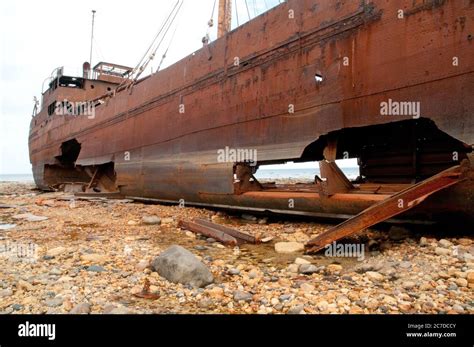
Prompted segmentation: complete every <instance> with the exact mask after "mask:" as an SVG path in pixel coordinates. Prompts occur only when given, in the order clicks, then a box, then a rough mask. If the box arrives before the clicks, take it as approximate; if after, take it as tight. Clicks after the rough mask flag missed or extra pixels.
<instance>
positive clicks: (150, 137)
mask: <svg viewBox="0 0 474 347" xmlns="http://www.w3.org/2000/svg"><path fill="white" fill-rule="evenodd" d="M230 8H231V1H228V0H227V1H225V0H221V1H220V3H219V38H218V39H217V40H215V41H213V42H210V43H209V42H206V40H203V42H204V46H203V48H202V49H200V50H199V51H197V52H195V53H193V54H192V55H190V56H188V57H186V58H184V59H183V60H181V61H179V62H177V63H175V64H174V65H172V66H170V67H168V68H166V69H164V70H162V71H159V72H157V73H154V74H152V75H150V76H147V77H144V78H141V79H134V78H133V73H134V69H131V68H128V67H125V66H120V65H116V64H108V63H99V64H97V65H96V66H95V67H94V68H93V69H91V68H90V65H89V64H87V63H86V64H85V65H84V73H83V76H66V75H64V74H63V73H62V72H61V70H60V69H59V70H58V71H56V73H55V74H54V76H53V77H52V79H51V82H50V83H49V88H48V89H47V90H46V91H45V92H43V95H42V103H41V104H42V106H41V109H40V110H39V112H38V113H37V114H35V115H34V117H33V118H32V120H31V131H30V136H29V146H30V157H31V163H32V166H33V173H34V178H35V181H36V184H37V185H38V187H40V188H41V189H45V190H47V189H65V190H67V191H74V192H76V193H79V194H80V193H88V194H94V193H95V194H102V195H104V194H105V195H107V194H109V195H113V194H116V195H120V196H126V197H132V198H136V199H141V200H151V201H157V202H172V203H178V202H180V201H181V202H182V203H183V202H184V203H185V204H186V205H194V206H214V207H219V208H234V209H242V210H246V211H272V212H276V213H288V214H305V215H310V216H316V217H317V216H325V217H343V218H351V219H349V220H348V221H346V222H344V223H343V224H341V225H340V226H338V227H336V228H335V229H333V230H332V231H330V232H329V233H327V235H325V238H322V239H319V240H316V241H314V242H312V243H311V244H312V247H313V248H320V246H321V245H323V244H324V243H325V242H327V241H330V240H332V239H337V238H339V237H342V236H344V235H347V234H349V233H351V232H354V231H355V230H361V229H364V228H366V227H368V226H371V225H373V224H375V223H378V222H381V221H383V220H386V219H388V218H392V217H395V216H397V215H398V216H399V217H398V218H407V219H422V220H427V219H438V218H445V217H448V218H454V216H456V218H468V219H471V220H472V217H473V216H474V181H473V178H474V175H473V171H472V168H471V163H472V161H473V160H474V156H473V154H472V145H473V144H474V126H473V112H474V3H473V2H472V1H469V0H394V1H385V0H372V1H369V0H339V1H329V0H289V1H286V2H284V3H282V4H280V5H278V6H276V7H275V8H273V9H271V10H269V11H267V12H265V13H263V14H262V15H260V16H258V17H256V18H254V19H253V20H251V21H249V22H248V23H246V24H244V25H241V26H239V27H238V28H236V29H235V30H232V31H231V30H230V12H231V11H230ZM84 101H87V102H93V106H94V112H93V113H94V114H93V115H92V114H90V113H87V112H84V111H85V110H84V106H80V103H81V102H84ZM78 103H79V106H77V105H78ZM65 104H67V105H66V107H65V109H67V110H69V112H72V111H73V110H76V111H77V112H76V113H75V114H77V115H76V116H71V115H69V116H67V115H66V116H65V115H62V114H58V112H56V110H57V108H58V105H62V106H63V108H64V106H65ZM72 113H74V112H72ZM86 113H87V115H86ZM229 153H230V154H229ZM252 153H254V154H255V155H254V156H251V155H250V154H252ZM255 157H257V158H255ZM347 158H357V159H358V163H359V166H360V176H359V178H358V179H357V180H356V181H350V180H348V179H347V178H346V177H345V176H344V174H343V173H342V171H341V170H340V169H339V168H338V167H337V164H336V160H337V159H347ZM289 161H292V162H315V161H318V162H320V168H321V175H320V176H319V177H315V180H314V182H312V183H310V184H295V185H278V184H274V183H261V182H258V180H257V179H256V178H255V172H256V170H258V169H259V168H260V167H263V166H265V165H269V164H280V163H285V162H289Z"/></svg>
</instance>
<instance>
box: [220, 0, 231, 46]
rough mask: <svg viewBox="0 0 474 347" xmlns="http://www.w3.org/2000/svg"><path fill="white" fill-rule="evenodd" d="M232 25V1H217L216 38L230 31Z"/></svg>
mask: <svg viewBox="0 0 474 347" xmlns="http://www.w3.org/2000/svg"><path fill="white" fill-rule="evenodd" d="M231 24H232V0H219V23H218V27H217V38H220V37H222V36H224V35H225V34H227V33H228V32H229V31H230V28H231Z"/></svg>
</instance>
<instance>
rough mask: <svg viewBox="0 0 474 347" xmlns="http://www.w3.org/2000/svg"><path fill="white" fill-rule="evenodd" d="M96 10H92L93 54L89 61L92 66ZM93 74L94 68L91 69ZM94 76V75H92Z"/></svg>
mask: <svg viewBox="0 0 474 347" xmlns="http://www.w3.org/2000/svg"><path fill="white" fill-rule="evenodd" d="M95 12H96V11H95V10H92V33H91V54H90V58H89V62H90V64H91V67H92V47H93V46H94V24H95ZM91 75H92V70H91ZM91 77H92V76H91Z"/></svg>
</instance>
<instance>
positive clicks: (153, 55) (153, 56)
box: [134, 1, 184, 82]
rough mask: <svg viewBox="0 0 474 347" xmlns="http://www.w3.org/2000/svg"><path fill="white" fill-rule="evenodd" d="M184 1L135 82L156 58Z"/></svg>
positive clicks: (135, 79) (141, 68)
mask: <svg viewBox="0 0 474 347" xmlns="http://www.w3.org/2000/svg"><path fill="white" fill-rule="evenodd" d="M183 3H184V2H183V1H182V2H181V3H180V5H179V7H178V9H177V10H176V11H175V13H174V16H173V18H172V20H171V22H170V23H169V25H168V27H167V28H166V31H165V33H164V34H163V37H162V38H161V40H160V42H159V43H158V45H157V46H156V48H155V49H154V51H153V53H152V54H151V55H150V56H149V58H148V60H146V61H145V63H144V64H143V65H142V66H141V67H140V70H139V72H138V74H137V76H136V77H135V78H134V82H136V81H137V80H138V78H139V77H140V75H141V74H142V73H143V71H144V70H145V69H146V67H147V66H148V64H149V63H150V61H152V60H153V59H154V58H155V55H156V52H157V51H158V49H159V48H160V46H161V44H162V43H163V41H164V39H165V37H166V34H168V31H169V30H170V28H171V26H172V25H173V23H174V21H175V19H176V17H177V15H178V13H179V12H180V10H181V7H182V6H183Z"/></svg>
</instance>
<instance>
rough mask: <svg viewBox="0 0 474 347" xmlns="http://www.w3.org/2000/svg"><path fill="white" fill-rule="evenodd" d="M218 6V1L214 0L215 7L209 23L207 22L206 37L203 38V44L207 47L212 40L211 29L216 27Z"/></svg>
mask: <svg viewBox="0 0 474 347" xmlns="http://www.w3.org/2000/svg"><path fill="white" fill-rule="evenodd" d="M216 4H217V0H214V6H213V7H212V14H211V19H209V22H207V31H206V36H204V37H203V38H202V43H203V44H205V45H206V44H208V43H209V41H210V40H211V37H210V32H211V28H212V27H213V26H214V13H215V12H216Z"/></svg>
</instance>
